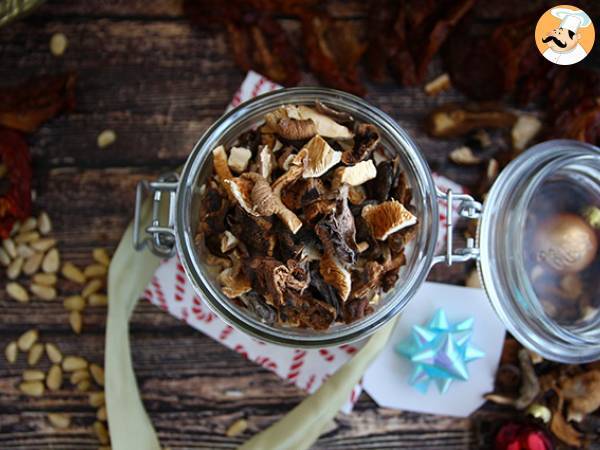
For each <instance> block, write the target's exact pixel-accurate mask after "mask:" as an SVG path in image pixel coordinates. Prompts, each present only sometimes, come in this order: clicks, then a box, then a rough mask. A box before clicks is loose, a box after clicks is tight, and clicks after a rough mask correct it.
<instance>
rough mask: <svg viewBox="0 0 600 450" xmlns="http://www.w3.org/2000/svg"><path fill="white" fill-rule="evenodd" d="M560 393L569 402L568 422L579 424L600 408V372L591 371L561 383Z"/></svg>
mask: <svg viewBox="0 0 600 450" xmlns="http://www.w3.org/2000/svg"><path fill="white" fill-rule="evenodd" d="M560 392H561V394H562V395H563V397H564V399H565V400H568V402H569V403H568V406H567V411H568V420H573V421H576V422H579V421H581V420H582V419H583V416H585V415H586V414H589V413H591V412H594V411H596V410H597V409H598V408H600V370H590V371H587V372H584V373H581V374H579V375H575V376H574V377H571V378H568V379H567V380H566V381H564V382H563V383H561V386H560Z"/></svg>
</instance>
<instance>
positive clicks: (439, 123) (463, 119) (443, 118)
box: [425, 103, 517, 138]
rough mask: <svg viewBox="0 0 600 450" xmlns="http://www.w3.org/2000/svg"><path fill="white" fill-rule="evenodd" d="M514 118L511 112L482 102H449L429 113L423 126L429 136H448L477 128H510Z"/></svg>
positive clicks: (454, 135) (462, 133)
mask: <svg viewBox="0 0 600 450" xmlns="http://www.w3.org/2000/svg"><path fill="white" fill-rule="evenodd" d="M516 120H517V118H516V116H515V115H514V114H513V113H511V112H508V111H505V110H503V109H498V108H493V107H489V106H488V105H486V104H483V103H482V104H466V105H459V104H455V103H449V104H446V105H442V106H440V107H438V108H436V109H434V110H433V111H432V112H431V113H429V115H428V116H427V120H426V122H425V127H426V129H427V132H428V133H429V134H430V135H431V136H434V137H439V138H449V137H456V136H462V135H465V134H467V133H468V132H470V131H472V130H476V129H478V128H510V127H512V126H513V125H514V123H515V121H516Z"/></svg>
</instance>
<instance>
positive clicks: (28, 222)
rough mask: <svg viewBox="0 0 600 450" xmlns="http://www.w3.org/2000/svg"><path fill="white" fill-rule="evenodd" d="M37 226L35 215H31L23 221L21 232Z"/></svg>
mask: <svg viewBox="0 0 600 450" xmlns="http://www.w3.org/2000/svg"><path fill="white" fill-rule="evenodd" d="M36 227H37V219H36V218H35V217H29V218H27V219H25V221H24V222H21V233H24V232H26V231H32V230H35V229H36Z"/></svg>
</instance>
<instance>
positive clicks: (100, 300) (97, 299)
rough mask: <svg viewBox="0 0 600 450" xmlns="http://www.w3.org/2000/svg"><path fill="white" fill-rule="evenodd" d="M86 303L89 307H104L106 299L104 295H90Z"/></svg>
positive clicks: (106, 302)
mask: <svg viewBox="0 0 600 450" xmlns="http://www.w3.org/2000/svg"><path fill="white" fill-rule="evenodd" d="M88 302H89V304H90V306H106V305H107V304H108V297H107V296H106V295H104V294H92V295H90V298H89V299H88Z"/></svg>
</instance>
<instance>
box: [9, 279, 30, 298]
mask: <svg viewBox="0 0 600 450" xmlns="http://www.w3.org/2000/svg"><path fill="white" fill-rule="evenodd" d="M6 293H7V294H8V296H9V297H11V298H12V299H14V300H16V301H18V302H21V303H25V302H28V301H29V294H28V293H27V291H26V290H25V288H24V287H23V286H21V285H20V284H19V283H16V282H12V283H8V284H7V285H6Z"/></svg>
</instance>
